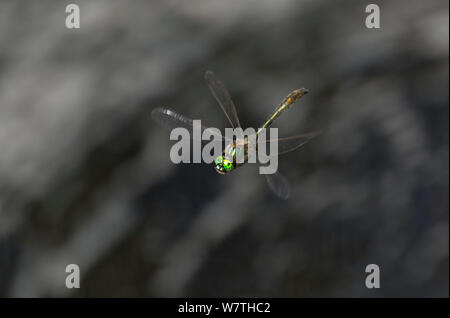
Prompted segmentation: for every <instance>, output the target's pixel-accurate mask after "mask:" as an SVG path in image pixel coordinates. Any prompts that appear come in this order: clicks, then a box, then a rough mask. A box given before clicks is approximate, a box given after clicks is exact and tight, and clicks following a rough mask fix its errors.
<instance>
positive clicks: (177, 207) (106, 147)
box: [0, 0, 449, 297]
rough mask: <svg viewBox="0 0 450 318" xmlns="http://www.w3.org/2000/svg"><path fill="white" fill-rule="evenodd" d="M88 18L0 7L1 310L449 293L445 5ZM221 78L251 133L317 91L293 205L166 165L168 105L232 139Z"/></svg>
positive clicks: (31, 4) (8, 3)
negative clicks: (48, 302)
mask: <svg viewBox="0 0 450 318" xmlns="http://www.w3.org/2000/svg"><path fill="white" fill-rule="evenodd" d="M73 2H74V3H77V4H78V5H79V6H80V9H81V28H80V29H72V30H70V29H67V28H66V27H65V19H66V16H67V14H66V13H65V7H66V5H67V4H69V2H67V1H56V0H54V1H49V0H47V1H44V0H41V1H16V0H3V1H1V2H0V295H1V296H4V297H5V296H7V297H23V296H27V297H28V296H29V297H36V296H39V297H42V296H45V297H48V296H49V297H55V296H62V297H82V296H83V297H100V296H107V297H110V296H113V297H122V296H123V297H131V296H139V297H156V296H157V297H165V296H210V297H215V296H235V297H238V296H272V297H361V296H362V297H397V296H412V297H419V296H424V297H429V296H446V297H448V295H449V261H448V254H449V226H448V211H449V197H448V191H449V163H448V160H449V148H448V144H449V99H448V92H449V90H448V84H449V73H448V71H449V59H448V54H449V9H448V1H445V0H443V1H426V0H414V1H406V0H401V1H376V2H373V1H360V0H358V1H356V0H355V1H353V0H350V1H311V0H309V1H307V0H304V1H297V0H281V1H279V0H277V1H275V0H262V1H261V0H253V1H242V0H233V1H222V0H214V1H210V0H204V1H203V0H195V1H181V0H177V1H175V0H170V1H144V0H142V1H137V0H135V1H124V0H122V1H119V0H114V1H110V0H108V1H106V0H90V1H87V0H76V1H73ZM369 3H377V4H378V5H379V6H380V9H381V28H380V29H368V28H366V27H365V23H364V22H365V19H366V16H367V13H365V8H366V6H367V5H368V4H369ZM208 69H212V70H214V71H215V73H216V74H217V75H218V76H219V77H220V78H221V79H222V80H223V82H224V83H225V85H226V86H227V88H228V90H229V91H230V93H231V95H232V96H233V99H234V102H235V104H236V105H237V107H238V112H239V115H240V118H241V122H242V123H243V124H244V125H245V126H252V127H254V126H257V125H259V124H261V123H262V122H263V120H264V119H266V117H267V116H268V115H269V114H270V113H271V112H272V111H273V109H274V107H275V106H276V105H277V104H278V103H279V102H280V100H281V99H282V98H283V97H284V96H285V95H286V94H287V93H289V92H290V91H291V90H292V89H295V88H298V87H307V88H309V90H310V94H309V95H307V96H306V97H305V98H303V99H302V100H301V101H300V102H299V103H298V104H296V105H295V107H293V108H292V109H291V110H289V112H288V113H286V114H285V115H283V116H281V117H280V118H279V119H278V120H277V121H276V124H275V126H276V127H279V128H280V132H279V135H280V136H281V135H285V136H287V135H291V134H296V133H302V132H308V131H314V130H322V131H323V132H324V134H323V135H322V136H321V137H319V138H316V139H315V140H314V141H313V142H310V143H309V144H307V145H306V146H304V147H303V148H302V149H300V150H298V151H295V152H292V153H290V154H287V155H285V156H283V157H281V158H280V164H279V169H280V172H282V173H283V174H285V175H286V176H287V178H288V179H289V182H290V183H291V186H292V196H291V198H290V199H289V200H287V201H281V200H279V199H277V198H276V197H275V196H274V195H273V194H272V193H271V192H270V190H269V189H268V187H267V185H266V184H265V181H264V177H262V176H260V175H259V174H258V170H257V167H256V166H255V165H248V166H246V167H243V168H241V169H239V170H238V171H237V172H234V173H232V174H230V175H227V176H220V175H219V174H217V173H216V172H215V171H214V169H213V168H212V167H211V166H209V165H202V164H184V165H174V164H173V163H172V162H171V161H170V158H169V151H170V146H171V142H170V140H169V134H168V132H167V131H166V130H164V129H163V128H161V127H160V126H158V125H157V124H156V123H155V122H153V121H152V119H151V116H150V113H151V111H152V109H154V108H155V107H158V106H165V107H169V108H171V109H174V110H176V111H178V112H180V113H182V114H185V115H188V116H190V117H192V118H197V119H202V121H203V123H205V124H207V125H212V126H216V127H226V119H225V117H224V116H223V113H222V112H221V110H220V108H219V107H218V106H217V105H216V102H215V100H214V98H213V97H212V96H211V94H210V93H209V91H208V89H207V87H206V85H205V83H204V80H203V74H204V72H205V71H206V70H208ZM70 263H75V264H78V265H79V266H80V270H81V288H80V289H67V288H66V287H65V278H66V275H67V274H66V273H65V267H66V265H67V264H70ZM371 263H375V264H378V265H379V266H380V269H381V288H380V289H367V288H366V286H365V278H366V275H367V274H366V273H365V267H366V265H367V264H371Z"/></svg>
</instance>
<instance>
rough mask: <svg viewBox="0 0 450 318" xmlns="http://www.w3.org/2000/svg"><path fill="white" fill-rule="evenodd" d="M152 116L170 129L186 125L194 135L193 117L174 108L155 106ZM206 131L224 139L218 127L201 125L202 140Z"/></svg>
mask: <svg viewBox="0 0 450 318" xmlns="http://www.w3.org/2000/svg"><path fill="white" fill-rule="evenodd" d="M152 118H153V119H154V120H155V121H156V122H157V123H159V124H160V125H161V126H163V127H165V128H167V129H169V130H170V131H171V130H172V129H174V128H178V127H184V128H186V129H187V130H188V131H189V133H190V135H191V136H192V137H194V133H193V131H194V130H193V127H194V126H193V123H194V122H193V120H192V119H191V118H188V117H186V116H183V115H181V114H179V113H177V112H175V111H173V110H170V109H167V108H162V107H158V108H155V109H154V110H153V111H152ZM204 131H207V132H209V133H211V135H213V136H214V137H215V138H220V140H223V139H224V138H223V136H222V134H221V133H220V131H218V130H217V129H213V128H208V127H206V126H204V125H201V132H202V133H201V134H200V140H201V135H202V134H203V132H204Z"/></svg>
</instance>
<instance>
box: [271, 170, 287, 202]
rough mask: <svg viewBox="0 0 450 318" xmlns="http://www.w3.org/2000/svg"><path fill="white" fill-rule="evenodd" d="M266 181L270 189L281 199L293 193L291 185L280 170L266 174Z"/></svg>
mask: <svg viewBox="0 0 450 318" xmlns="http://www.w3.org/2000/svg"><path fill="white" fill-rule="evenodd" d="M265 176H266V181H267V184H268V185H269V188H270V190H272V192H273V193H274V194H275V195H276V196H277V197H279V198H280V199H283V200H286V199H288V198H289V195H290V194H291V187H290V186H289V182H288V181H287V179H286V178H285V177H284V176H283V175H282V174H281V173H279V172H278V171H277V172H275V173H274V174H266V175H265Z"/></svg>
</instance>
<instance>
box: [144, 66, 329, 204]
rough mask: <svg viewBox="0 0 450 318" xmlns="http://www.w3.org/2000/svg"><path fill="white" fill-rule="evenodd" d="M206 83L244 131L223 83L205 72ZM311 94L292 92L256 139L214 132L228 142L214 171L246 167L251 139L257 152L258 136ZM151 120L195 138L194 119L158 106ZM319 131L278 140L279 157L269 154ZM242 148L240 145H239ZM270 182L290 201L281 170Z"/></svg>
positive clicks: (232, 121) (285, 149)
mask: <svg viewBox="0 0 450 318" xmlns="http://www.w3.org/2000/svg"><path fill="white" fill-rule="evenodd" d="M205 80H206V84H207V85H208V87H209V89H210V91H211V93H212V95H213V96H214V98H215V99H216V101H217V103H218V104H219V106H220V108H221V109H222V111H223V112H224V113H225V116H226V118H227V119H228V122H229V124H230V126H231V128H233V129H236V128H242V127H241V123H240V121H239V117H238V115H237V111H236V106H235V105H234V103H233V101H232V100H231V97H230V94H229V93H228V91H227V89H226V88H225V86H224V85H223V83H222V82H221V81H220V80H219V79H218V78H217V76H216V75H215V74H214V73H213V72H212V71H207V72H206V73H205ZM307 93H308V90H307V89H306V88H300V89H296V90H294V91H292V92H291V93H290V94H289V95H287V96H286V97H285V98H284V99H283V100H282V101H281V103H280V104H279V105H278V106H277V107H276V108H275V110H274V112H273V113H272V115H271V116H269V118H268V119H267V120H266V122H265V123H264V124H263V125H262V126H261V127H260V128H259V129H258V130H257V131H256V136H253V137H254V138H247V137H245V138H242V139H240V140H239V139H236V140H230V139H227V138H226V137H223V136H222V135H217V134H215V133H214V132H213V131H211V134H212V135H216V136H217V137H219V138H221V139H222V140H223V141H225V144H226V146H225V148H224V151H223V153H222V154H221V155H220V156H218V157H217V158H216V160H215V161H214V168H215V170H216V171H217V172H218V173H220V174H227V173H229V172H231V171H234V170H236V168H238V167H240V166H242V165H243V164H245V163H246V162H247V160H248V155H249V154H248V149H249V142H251V141H250V140H252V141H253V140H255V141H254V143H255V148H253V149H256V151H258V143H260V141H259V140H258V138H257V137H258V135H259V134H260V133H261V132H262V131H263V130H264V129H265V128H269V127H270V126H271V125H272V123H273V122H274V120H275V119H277V118H278V117H279V116H280V115H281V114H282V113H283V112H285V111H286V110H288V109H289V108H290V107H291V106H292V105H293V104H294V103H295V102H296V101H298V100H299V99H300V98H301V97H302V96H304V95H305V94H307ZM152 117H153V119H154V120H156V121H157V122H158V123H159V124H160V125H162V126H163V127H166V128H168V129H169V130H172V129H174V128H177V127H184V128H186V129H187V130H188V131H189V132H190V133H191V136H193V135H194V134H193V129H194V128H193V127H194V125H193V119H191V118H188V117H186V116H184V115H181V114H179V113H177V112H175V111H172V110H170V109H167V108H162V107H158V108H156V109H154V110H153V111H152ZM208 129H209V128H208V127H205V126H203V125H202V127H201V130H202V132H203V131H205V130H208ZM319 134H320V132H312V133H305V134H300V135H295V136H290V137H285V138H277V139H276V141H277V143H278V151H277V152H276V154H272V153H271V154H270V155H279V154H285V153H288V152H291V151H293V150H295V149H297V148H299V147H301V146H303V145H304V144H306V143H307V142H308V141H310V140H311V139H312V138H313V137H315V136H317V135H319ZM274 141H275V140H273V139H272V140H270V139H269V140H265V141H263V142H265V143H271V142H274ZM238 145H239V146H238ZM237 149H244V150H243V151H244V154H243V157H244V160H243V161H242V160H240V161H238V160H236V150H237ZM265 177H266V180H267V183H268V185H269V188H270V189H271V190H272V192H274V193H275V195H277V196H278V197H279V198H281V199H287V198H288V197H289V195H290V186H289V183H288V181H287V180H286V178H285V177H284V176H283V175H281V174H280V173H279V172H278V171H276V172H275V173H273V174H265Z"/></svg>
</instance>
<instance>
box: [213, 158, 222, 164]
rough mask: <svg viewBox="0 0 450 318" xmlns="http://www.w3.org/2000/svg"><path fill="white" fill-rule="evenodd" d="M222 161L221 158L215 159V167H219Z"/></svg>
mask: <svg viewBox="0 0 450 318" xmlns="http://www.w3.org/2000/svg"><path fill="white" fill-rule="evenodd" d="M222 161H223V158H222V156H219V157H217V158H216V161H215V163H216V165H220V164H221V163H222Z"/></svg>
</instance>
